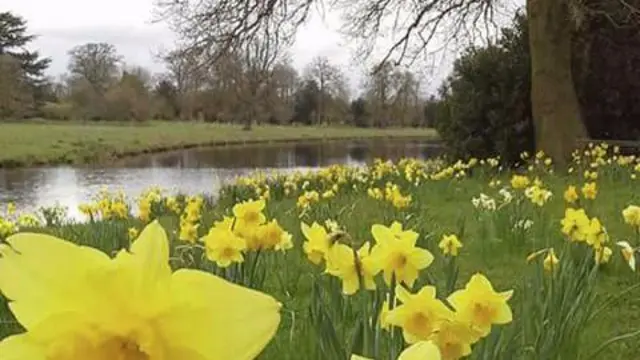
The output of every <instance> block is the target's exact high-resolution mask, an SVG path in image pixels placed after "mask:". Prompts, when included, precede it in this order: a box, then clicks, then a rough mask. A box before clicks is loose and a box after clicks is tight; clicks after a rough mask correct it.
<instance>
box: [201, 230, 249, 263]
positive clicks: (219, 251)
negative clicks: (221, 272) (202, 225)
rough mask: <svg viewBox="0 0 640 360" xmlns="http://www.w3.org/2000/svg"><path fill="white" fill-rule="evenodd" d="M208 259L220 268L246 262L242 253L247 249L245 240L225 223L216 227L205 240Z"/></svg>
mask: <svg viewBox="0 0 640 360" xmlns="http://www.w3.org/2000/svg"><path fill="white" fill-rule="evenodd" d="M203 240H204V245H205V249H206V254H207V258H208V259H209V260H211V261H213V262H215V263H216V264H217V265H218V266H220V267H223V268H225V267H228V266H230V265H231V264H233V263H241V262H243V261H244V256H243V255H242V252H243V251H245V250H246V249H247V242H246V240H245V239H244V238H242V237H240V236H238V235H236V234H235V233H234V232H233V231H231V229H230V228H228V225H227V224H226V223H225V222H224V221H223V222H219V223H217V225H214V226H213V227H212V228H211V229H210V230H209V233H208V234H207V235H206V236H205V237H204V238H203Z"/></svg>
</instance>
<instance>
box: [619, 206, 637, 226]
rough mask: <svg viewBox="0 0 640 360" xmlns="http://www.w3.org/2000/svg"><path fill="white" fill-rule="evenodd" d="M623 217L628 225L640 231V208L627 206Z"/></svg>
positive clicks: (623, 211)
mask: <svg viewBox="0 0 640 360" xmlns="http://www.w3.org/2000/svg"><path fill="white" fill-rule="evenodd" d="M622 217H623V218H624V222H625V223H626V224H628V225H631V226H633V227H635V228H637V229H638V231H640V206H636V205H629V206H627V208H626V209H624V210H622Z"/></svg>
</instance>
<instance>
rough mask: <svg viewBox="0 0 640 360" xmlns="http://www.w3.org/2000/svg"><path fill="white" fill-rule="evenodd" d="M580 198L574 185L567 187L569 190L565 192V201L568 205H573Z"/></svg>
mask: <svg viewBox="0 0 640 360" xmlns="http://www.w3.org/2000/svg"><path fill="white" fill-rule="evenodd" d="M578 198H579V196H578V191H577V190H576V187H575V186H573V185H570V186H569V187H567V190H565V192H564V201H566V202H567V203H568V204H573V203H575V202H576V201H577V200H578Z"/></svg>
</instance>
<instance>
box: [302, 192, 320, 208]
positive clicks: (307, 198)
mask: <svg viewBox="0 0 640 360" xmlns="http://www.w3.org/2000/svg"><path fill="white" fill-rule="evenodd" d="M318 201H320V194H319V193H318V192H317V191H315V190H313V191H305V192H304V193H303V194H302V195H300V197H298V203H297V205H298V208H300V209H303V210H304V209H307V208H309V206H311V204H313V203H317V202H318Z"/></svg>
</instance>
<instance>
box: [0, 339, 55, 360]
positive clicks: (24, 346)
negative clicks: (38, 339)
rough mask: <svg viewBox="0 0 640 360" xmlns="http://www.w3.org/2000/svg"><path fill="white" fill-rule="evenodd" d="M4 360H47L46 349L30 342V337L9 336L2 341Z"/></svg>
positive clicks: (0, 350)
mask: <svg viewBox="0 0 640 360" xmlns="http://www.w3.org/2000/svg"><path fill="white" fill-rule="evenodd" d="M0 359H2V360H26V359H28V360H46V359H47V356H46V354H45V353H44V349H42V348H41V347H39V346H37V345H36V344H35V343H34V342H32V341H30V339H29V337H28V335H25V334H22V335H14V336H9V337H7V338H5V339H3V340H2V341H0Z"/></svg>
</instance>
